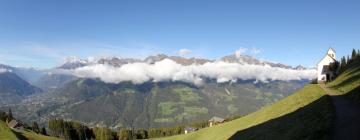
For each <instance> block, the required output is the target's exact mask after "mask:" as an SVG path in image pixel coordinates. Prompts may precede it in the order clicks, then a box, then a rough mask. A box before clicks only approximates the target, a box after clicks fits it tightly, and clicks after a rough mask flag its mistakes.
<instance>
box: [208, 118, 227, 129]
mask: <svg viewBox="0 0 360 140" xmlns="http://www.w3.org/2000/svg"><path fill="white" fill-rule="evenodd" d="M223 122H225V119H223V118H220V117H212V118H211V119H210V120H209V126H210V127H212V126H213V125H217V124H220V123H223Z"/></svg>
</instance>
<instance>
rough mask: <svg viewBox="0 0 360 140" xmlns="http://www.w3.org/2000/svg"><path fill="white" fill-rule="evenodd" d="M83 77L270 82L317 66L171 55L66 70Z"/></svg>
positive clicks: (307, 76)
mask: <svg viewBox="0 0 360 140" xmlns="http://www.w3.org/2000/svg"><path fill="white" fill-rule="evenodd" d="M66 73H68V74H69V73H70V74H72V75H74V76H77V77H81V78H99V79H101V80H102V81H104V82H106V83H120V82H132V83H134V84H141V83H144V82H147V81H153V82H160V81H183V82H189V83H193V84H195V85H201V84H202V82H203V79H204V78H210V79H216V81H217V82H218V83H224V82H230V81H237V80H255V81H261V82H268V81H273V80H282V81H290V80H311V79H313V78H315V77H316V70H314V69H304V70H295V69H287V68H280V67H271V66H269V65H254V64H240V63H230V62H224V61H214V62H206V63H204V64H192V65H181V64H179V63H177V62H175V61H173V60H171V59H164V60H161V61H157V62H155V63H153V64H151V63H145V62H134V63H128V64H124V65H122V66H120V67H115V66H112V65H109V64H92V65H88V66H84V67H80V68H76V69H72V70H66Z"/></svg>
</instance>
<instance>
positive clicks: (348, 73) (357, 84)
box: [327, 58, 360, 103]
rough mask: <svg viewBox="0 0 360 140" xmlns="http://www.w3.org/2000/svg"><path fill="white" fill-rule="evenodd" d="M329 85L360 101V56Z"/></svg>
mask: <svg viewBox="0 0 360 140" xmlns="http://www.w3.org/2000/svg"><path fill="white" fill-rule="evenodd" d="M327 86H329V87H330V88H332V89H335V90H337V91H338V92H339V93H340V94H346V95H347V96H348V97H350V98H352V99H354V100H355V101H357V102H359V103H360V58H358V59H356V60H355V61H354V62H353V63H351V64H349V66H348V67H347V68H346V70H345V71H344V72H342V73H341V74H340V75H339V76H338V77H337V78H336V79H335V80H334V81H332V82H330V83H329V84H327Z"/></svg>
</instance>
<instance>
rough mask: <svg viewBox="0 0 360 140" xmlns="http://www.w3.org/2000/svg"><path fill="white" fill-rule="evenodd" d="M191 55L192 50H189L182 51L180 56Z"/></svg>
mask: <svg viewBox="0 0 360 140" xmlns="http://www.w3.org/2000/svg"><path fill="white" fill-rule="evenodd" d="M190 53H191V50H189V49H180V50H179V52H178V54H179V55H181V56H185V55H188V54H190Z"/></svg>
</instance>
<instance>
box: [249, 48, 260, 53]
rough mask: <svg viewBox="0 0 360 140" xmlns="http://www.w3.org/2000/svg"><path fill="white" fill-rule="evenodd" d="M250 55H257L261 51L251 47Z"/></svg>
mask: <svg viewBox="0 0 360 140" xmlns="http://www.w3.org/2000/svg"><path fill="white" fill-rule="evenodd" d="M251 53H252V54H254V55H257V54H259V53H261V51H260V50H259V49H257V48H255V47H252V48H251Z"/></svg>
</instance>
